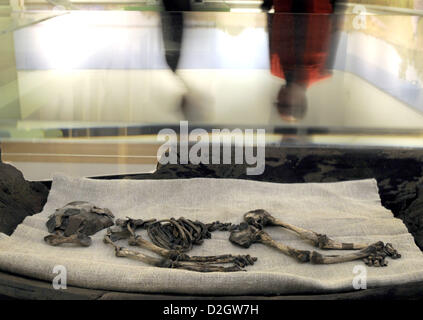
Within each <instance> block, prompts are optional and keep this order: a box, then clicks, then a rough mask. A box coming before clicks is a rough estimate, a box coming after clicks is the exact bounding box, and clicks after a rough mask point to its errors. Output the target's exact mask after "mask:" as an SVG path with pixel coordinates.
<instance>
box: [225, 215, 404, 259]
mask: <svg viewBox="0 0 423 320" xmlns="http://www.w3.org/2000/svg"><path fill="white" fill-rule="evenodd" d="M244 220H245V221H246V223H243V224H241V226H240V228H238V229H237V230H232V232H231V235H230V238H229V240H230V241H231V242H232V243H234V244H237V245H239V246H242V247H245V248H248V247H250V245H251V244H253V243H255V242H260V243H263V244H265V245H267V246H269V247H273V248H275V249H277V250H279V251H281V252H282V253H284V254H286V255H288V256H291V257H293V258H295V259H297V260H298V261H299V262H311V263H314V264H333V263H341V262H347V261H353V260H357V259H363V261H364V263H366V264H367V265H369V266H375V267H384V266H387V262H386V261H385V258H386V257H387V256H389V257H391V258H392V259H398V258H400V257H401V255H400V254H399V253H398V252H397V251H396V250H395V249H394V248H393V247H392V244H390V243H387V244H384V243H383V242H382V241H379V242H376V243H373V244H370V245H368V244H363V243H341V242H337V241H335V240H333V239H331V238H329V237H328V236H326V235H324V234H319V233H316V232H314V231H311V230H307V229H303V228H300V227H297V226H294V225H291V224H288V223H285V222H283V221H281V220H279V219H276V218H274V217H273V216H271V215H270V214H269V213H268V212H267V211H265V210H263V209H257V210H253V211H249V212H247V213H246V214H245V215H244ZM265 226H280V227H283V228H285V229H288V230H291V231H294V232H295V233H297V234H298V235H299V236H300V237H301V238H302V239H305V240H308V241H311V243H312V244H313V245H314V246H316V247H318V248H321V249H336V250H358V251H356V252H353V253H349V254H345V255H323V254H320V253H318V252H316V251H308V250H298V249H295V248H292V247H289V246H287V245H285V244H282V243H279V242H276V241H274V240H273V239H272V238H271V237H270V235H269V234H268V233H266V232H265V231H263V230H262V229H263V227H265Z"/></svg>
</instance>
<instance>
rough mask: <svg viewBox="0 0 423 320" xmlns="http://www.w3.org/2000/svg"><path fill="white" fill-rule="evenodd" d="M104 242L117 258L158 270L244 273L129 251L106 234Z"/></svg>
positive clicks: (236, 267)
mask: <svg viewBox="0 0 423 320" xmlns="http://www.w3.org/2000/svg"><path fill="white" fill-rule="evenodd" d="M104 242H105V243H107V244H110V245H112V246H113V247H114V249H115V254H116V256H117V257H125V258H129V259H133V260H137V261H141V262H144V263H146V264H149V265H152V266H155V267H160V268H176V269H185V270H190V271H197V272H234V271H245V270H243V269H241V268H240V267H239V266H237V265H232V266H229V267H222V266H216V265H211V264H204V263H199V262H184V261H182V262H181V261H173V260H171V259H167V258H155V257H151V256H148V255H145V254H142V253H140V252H137V251H134V250H129V249H126V248H123V247H119V246H117V245H115V244H114V243H113V241H112V240H111V239H110V236H109V235H108V234H106V235H105V237H104Z"/></svg>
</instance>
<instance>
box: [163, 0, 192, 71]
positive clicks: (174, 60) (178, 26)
mask: <svg viewBox="0 0 423 320" xmlns="http://www.w3.org/2000/svg"><path fill="white" fill-rule="evenodd" d="M163 5H164V8H165V12H162V14H161V18H162V36H163V44H164V49H165V58H166V62H167V64H168V66H169V68H170V69H171V70H172V71H173V72H175V71H176V68H177V66H178V62H179V57H180V53H181V45H182V36H183V31H184V16H183V12H182V11H190V10H191V1H190V0H163Z"/></svg>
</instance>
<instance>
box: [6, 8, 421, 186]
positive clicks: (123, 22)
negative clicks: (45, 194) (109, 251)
mask: <svg viewBox="0 0 423 320" xmlns="http://www.w3.org/2000/svg"><path fill="white" fill-rule="evenodd" d="M185 5H187V6H188V7H187V8H188V9H189V10H183V11H185V12H183V13H181V12H177V11H171V12H169V10H167V11H166V10H165V9H166V8H165V7H164V6H163V3H162V2H161V1H156V0H148V1H140V2H135V1H130V0H128V1H115V0H114V1H104V0H99V1H80V0H76V1H67V0H50V1H46V0H0V143H1V145H0V146H1V157H2V160H3V161H5V162H9V163H12V164H13V165H15V166H16V167H18V168H19V169H20V170H21V171H22V172H23V173H24V175H25V177H26V178H27V179H29V180H46V179H50V178H51V176H52V174H53V173H54V172H55V171H61V172H66V173H69V174H74V175H78V176H99V175H112V174H130V173H140V172H150V171H152V170H154V169H155V166H156V163H157V149H158V147H159V146H160V144H161V143H160V142H159V141H157V136H156V134H157V133H158V132H159V131H160V129H163V128H172V129H174V130H175V131H176V132H177V131H178V129H179V123H180V121H183V120H187V121H189V124H190V127H191V128H203V129H205V130H206V131H208V132H210V131H211V130H212V129H213V128H229V129H232V128H241V129H245V128H252V129H258V128H264V129H266V132H267V137H266V142H267V143H268V144H276V145H301V146H307V145H315V146H316V145H317V146H319V145H322V146H323V145H340V146H355V147H358V148H361V147H374V146H383V147H393V148H421V147H422V146H423V139H422V138H423V19H422V17H423V0H414V1H413V0H396V1H393V0H392V1H389V0H369V1H364V0H361V1H360V0H355V1H339V2H338V3H337V4H336V7H335V9H334V12H333V13H331V14H320V13H316V14H315V17H312V16H307V17H301V15H297V14H295V13H289V12H283V13H281V12H277V10H276V12H275V8H274V7H272V6H271V5H268V6H265V7H263V3H262V1H253V0H244V1H206V0H204V1H197V0H196V1H188V0H187V3H185ZM298 57H301V58H298ZM290 65H291V66H295V67H293V68H291V67H289V66H290ZM291 84H292V85H291ZM290 85H291V86H290ZM288 87H290V88H291V89H290V90H289V91H287V90H286V88H288Z"/></svg>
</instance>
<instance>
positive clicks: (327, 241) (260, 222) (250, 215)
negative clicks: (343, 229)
mask: <svg viewBox="0 0 423 320" xmlns="http://www.w3.org/2000/svg"><path fill="white" fill-rule="evenodd" d="M244 220H245V221H246V222H247V223H248V224H251V225H253V226H254V227H256V228H258V229H262V228H263V227H265V226H279V227H283V228H285V229H288V230H291V231H294V232H295V233H297V234H298V235H299V236H300V237H301V238H302V239H305V240H309V241H311V242H312V243H313V245H314V246H315V247H318V248H320V249H336V250H361V249H365V248H367V247H368V246H369V245H368V244H365V243H342V242H338V241H336V240H333V239H331V238H329V237H328V236H327V235H325V234H320V233H317V232H314V231H311V230H307V229H303V228H301V227H297V226H294V225H292V224H289V223H286V222H283V221H281V220H279V219H277V218H275V217H273V216H272V215H270V213H268V212H267V211H266V210H263V209H257V210H252V211H249V212H247V213H246V214H245V215H244Z"/></svg>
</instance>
